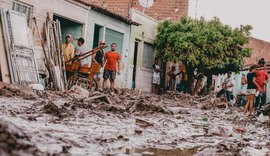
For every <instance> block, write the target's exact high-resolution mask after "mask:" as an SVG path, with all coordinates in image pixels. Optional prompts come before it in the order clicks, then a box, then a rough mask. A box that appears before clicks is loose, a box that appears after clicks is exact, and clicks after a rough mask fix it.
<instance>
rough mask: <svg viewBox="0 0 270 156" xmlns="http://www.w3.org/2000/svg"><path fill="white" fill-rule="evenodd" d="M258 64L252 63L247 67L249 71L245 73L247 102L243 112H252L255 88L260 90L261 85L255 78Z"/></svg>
mask: <svg viewBox="0 0 270 156" xmlns="http://www.w3.org/2000/svg"><path fill="white" fill-rule="evenodd" d="M258 67H259V66H258V65H256V64H255V65H252V66H251V67H250V68H249V73H248V74H247V96H248V98H247V104H246V105H245V111H244V114H245V113H247V112H248V109H249V112H250V114H252V112H253V106H254V97H255V94H256V89H257V90H259V91H262V89H261V87H260V86H259V85H258V83H257V79H256V70H257V68H258Z"/></svg>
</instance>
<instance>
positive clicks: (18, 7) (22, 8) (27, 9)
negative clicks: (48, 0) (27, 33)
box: [12, 1, 32, 26]
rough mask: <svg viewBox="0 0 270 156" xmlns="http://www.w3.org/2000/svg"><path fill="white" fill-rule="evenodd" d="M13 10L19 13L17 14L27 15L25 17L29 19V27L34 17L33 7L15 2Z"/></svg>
mask: <svg viewBox="0 0 270 156" xmlns="http://www.w3.org/2000/svg"><path fill="white" fill-rule="evenodd" d="M12 10H14V11H17V12H19V13H22V14H25V16H26V18H27V24H28V26H29V23H30V19H31V16H32V6H30V5H27V4H25V3H21V2H18V1H15V2H13V7H12Z"/></svg>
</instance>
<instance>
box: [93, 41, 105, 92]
mask: <svg viewBox="0 0 270 156" xmlns="http://www.w3.org/2000/svg"><path fill="white" fill-rule="evenodd" d="M98 45H99V47H100V46H104V45H105V43H104V42H102V41H99V43H98ZM92 58H93V62H95V63H98V64H100V66H101V68H100V69H99V71H98V73H97V75H96V76H97V82H98V89H101V78H102V76H103V72H102V71H103V69H102V67H103V61H104V51H103V50H100V51H98V52H97V53H95V54H94V55H93V57H92Z"/></svg>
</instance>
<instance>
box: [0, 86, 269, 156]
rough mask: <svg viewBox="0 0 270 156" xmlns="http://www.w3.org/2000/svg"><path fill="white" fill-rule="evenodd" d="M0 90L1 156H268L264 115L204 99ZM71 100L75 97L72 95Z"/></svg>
mask: <svg viewBox="0 0 270 156" xmlns="http://www.w3.org/2000/svg"><path fill="white" fill-rule="evenodd" d="M75 94H76V93H74V92H73V93H61V92H51V91H47V92H38V91H34V90H32V89H30V88H26V87H22V86H14V85H5V86H3V87H1V88H0V95H1V96H0V115H1V121H0V124H1V126H0V128H1V129H0V130H1V142H0V154H1V155H53V154H55V155H143V156H150V155H158V156H163V155H177V156H178V155H262V156H264V155H270V134H269V129H270V126H269V119H268V116H259V117H255V116H244V115H243V109H242V108H240V107H233V108H230V109H228V108H219V107H217V105H218V103H216V105H215V102H216V101H213V100H211V97H207V98H199V97H191V96H190V95H186V94H182V93H174V92H168V93H166V94H165V95H162V96H157V95H151V94H148V93H141V94H138V93H137V92H134V91H131V90H127V89H121V90H118V92H117V93H114V92H104V93H100V92H93V93H92V94H91V95H90V96H89V97H87V98H85V97H80V95H82V94H78V95H75ZM75 97H76V98H75Z"/></svg>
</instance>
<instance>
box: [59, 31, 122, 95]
mask: <svg viewBox="0 0 270 156" xmlns="http://www.w3.org/2000/svg"><path fill="white" fill-rule="evenodd" d="M65 40H66V41H65V43H63V45H62V48H63V52H64V59H65V61H69V60H71V59H72V58H74V57H78V56H81V55H83V54H85V53H87V52H89V50H88V49H87V47H86V45H85V40H84V39H83V38H79V39H75V40H76V41H77V45H76V46H75V47H74V45H73V44H72V37H71V35H70V34H68V35H66V37H65ZM103 45H105V43H104V42H102V41H100V42H99V46H103ZM116 49H117V44H116V43H112V44H111V50H110V51H107V52H105V53H104V51H103V50H100V51H98V52H97V53H95V54H93V56H92V62H95V63H98V64H100V66H101V68H100V69H99V72H98V73H97V75H96V77H97V82H98V87H97V89H98V90H100V91H101V90H103V89H107V88H108V87H107V81H108V79H109V80H110V88H111V89H114V81H115V79H116V74H118V75H120V74H121V72H120V71H121V64H120V61H121V56H120V54H119V53H118V52H117V51H116ZM90 62H91V61H90V57H87V58H84V59H82V60H80V66H81V67H89V66H90ZM71 63H72V61H70V62H67V64H71ZM102 78H103V79H104V80H103V84H102V82H101V79H102Z"/></svg>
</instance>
